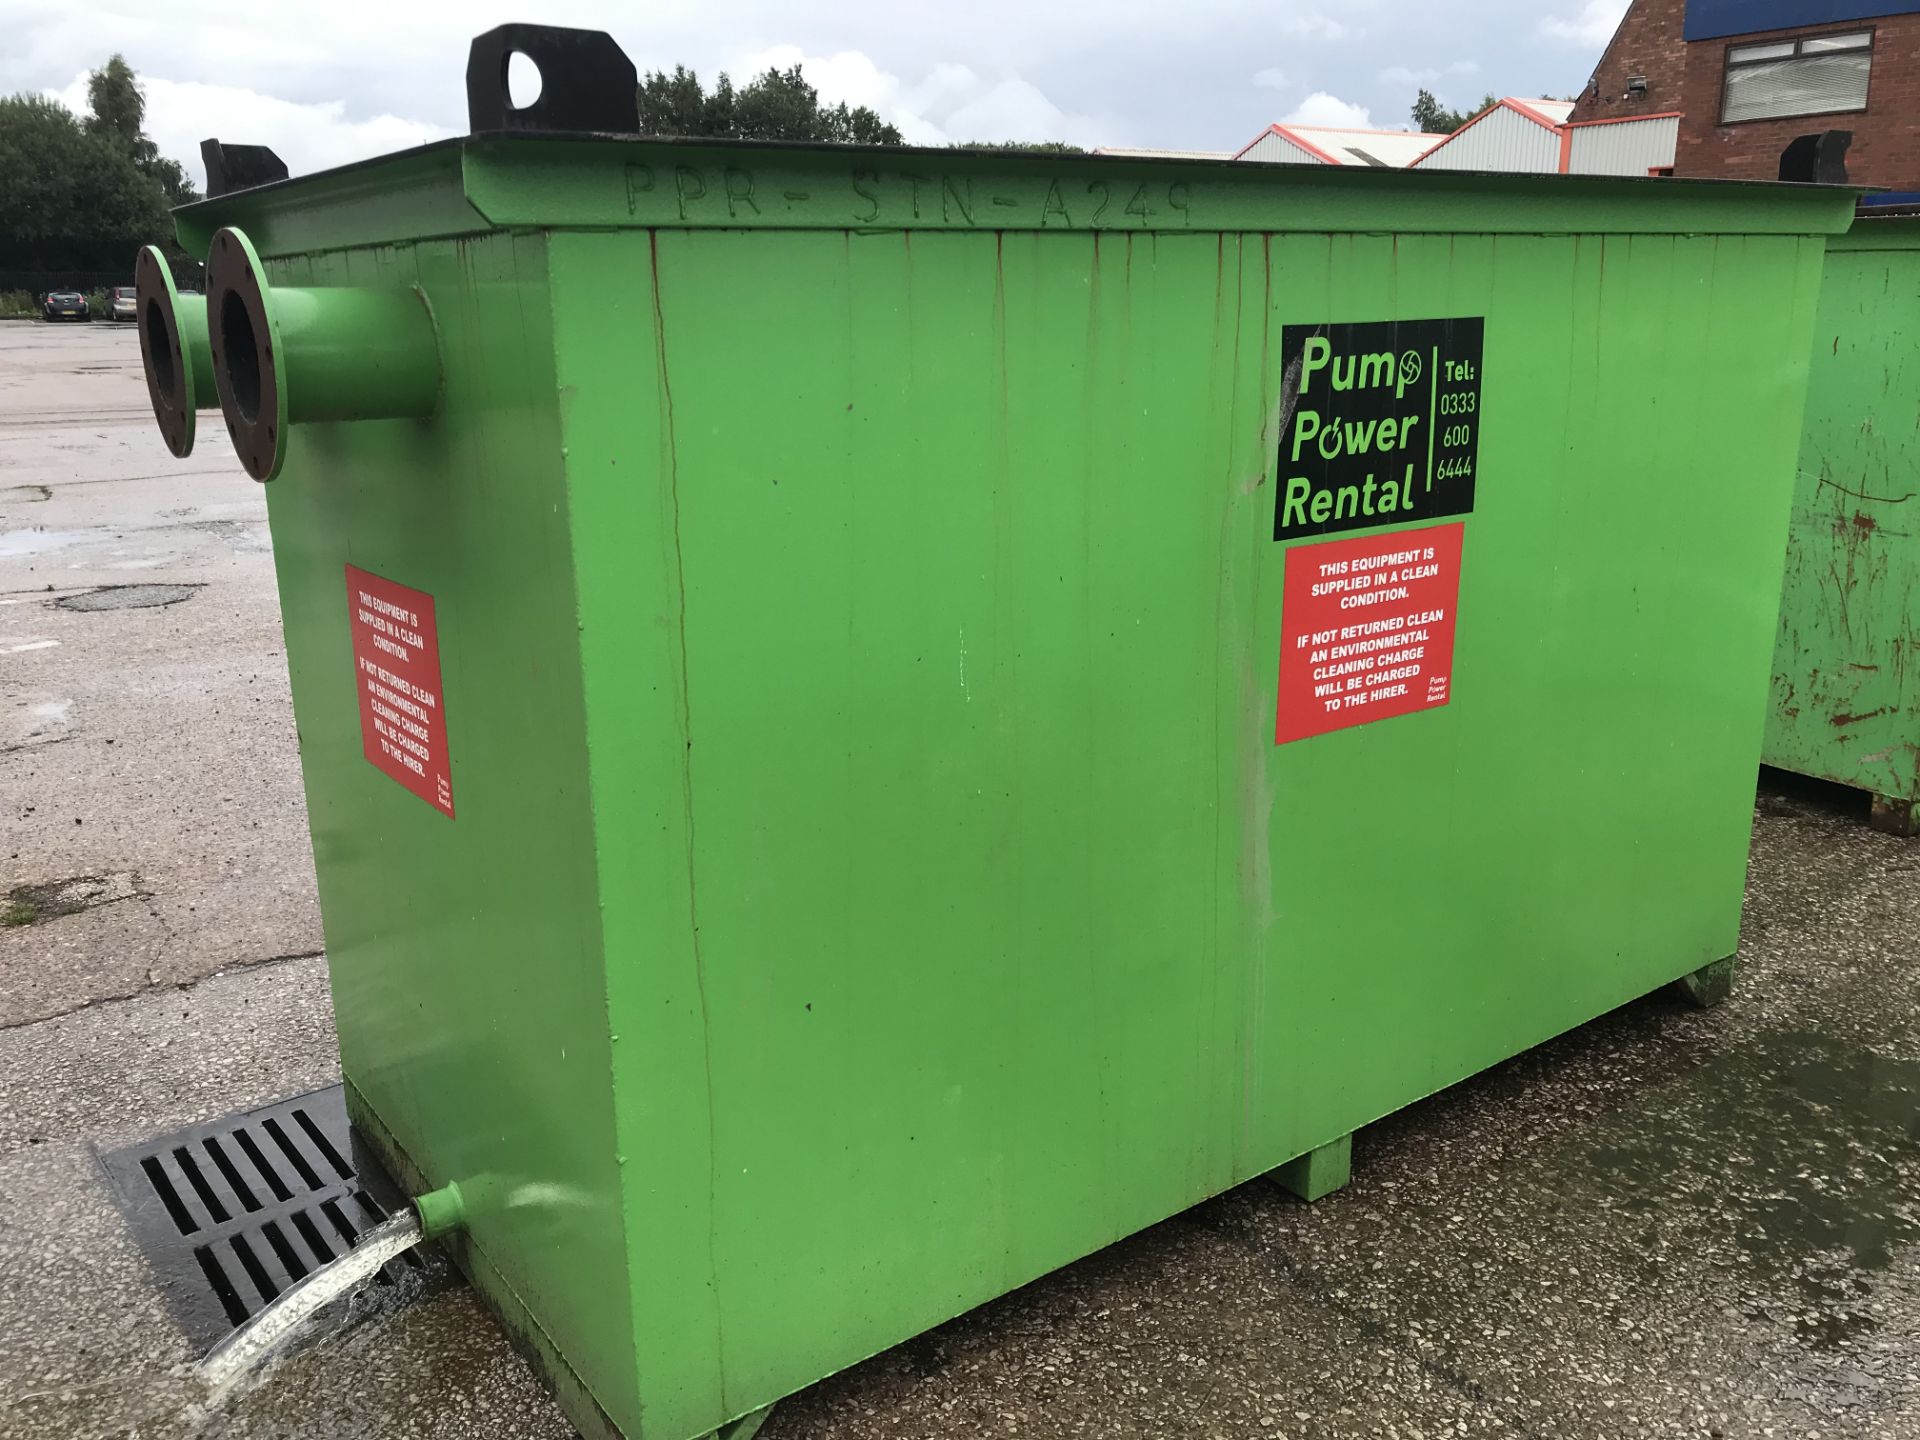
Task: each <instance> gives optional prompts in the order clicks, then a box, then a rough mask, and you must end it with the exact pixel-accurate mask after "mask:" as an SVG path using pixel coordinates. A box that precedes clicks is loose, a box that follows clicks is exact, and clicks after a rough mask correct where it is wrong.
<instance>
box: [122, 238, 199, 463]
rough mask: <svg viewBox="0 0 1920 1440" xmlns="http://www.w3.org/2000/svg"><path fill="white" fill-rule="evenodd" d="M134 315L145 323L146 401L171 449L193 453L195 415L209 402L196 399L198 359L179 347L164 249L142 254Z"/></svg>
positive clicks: (175, 301) (175, 298)
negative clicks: (195, 376)
mask: <svg viewBox="0 0 1920 1440" xmlns="http://www.w3.org/2000/svg"><path fill="white" fill-rule="evenodd" d="M133 283H134V302H133V305H134V313H135V314H136V315H138V316H139V317H140V359H141V362H142V364H143V365H144V366H145V369H146V372H147V399H148V400H149V401H151V402H152V404H153V419H154V423H155V424H157V425H158V426H159V427H160V438H161V439H163V440H165V441H166V442H167V449H168V450H169V451H171V452H172V453H173V454H174V455H175V456H176V457H178V458H182V459H184V458H185V457H186V456H188V455H190V454H192V453H193V430H194V411H196V410H197V409H199V408H200V402H201V401H203V400H205V399H207V398H209V397H206V396H202V395H196V394H195V393H194V381H193V357H192V356H191V355H189V354H188V353H187V351H186V349H185V347H184V346H182V344H181V343H180V291H179V289H178V288H177V287H176V286H175V285H174V283H173V271H172V270H171V269H169V268H168V266H167V262H166V258H165V257H164V256H162V255H161V253H160V250H159V247H158V246H154V245H147V246H143V247H142V248H141V251H140V254H139V256H138V257H137V258H136V259H135V260H134V262H133Z"/></svg>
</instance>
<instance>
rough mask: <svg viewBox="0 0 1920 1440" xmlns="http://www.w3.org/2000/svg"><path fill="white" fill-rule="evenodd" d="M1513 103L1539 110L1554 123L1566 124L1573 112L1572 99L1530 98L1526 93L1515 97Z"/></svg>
mask: <svg viewBox="0 0 1920 1440" xmlns="http://www.w3.org/2000/svg"><path fill="white" fill-rule="evenodd" d="M1513 103H1514V104H1516V105H1524V106H1526V107H1527V109H1529V110H1535V111H1538V112H1539V113H1540V115H1541V116H1542V117H1543V118H1544V119H1546V120H1547V121H1548V122H1549V123H1550V124H1554V125H1564V124H1566V123H1567V117H1568V116H1569V115H1571V114H1573V101H1571V100H1529V99H1527V98H1526V97H1525V96H1524V95H1518V96H1515V97H1514V101H1513Z"/></svg>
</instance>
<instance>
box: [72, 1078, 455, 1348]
mask: <svg viewBox="0 0 1920 1440" xmlns="http://www.w3.org/2000/svg"><path fill="white" fill-rule="evenodd" d="M353 1155H354V1151H353V1147H352V1144H351V1142H350V1140H349V1138H348V1126H347V1109H346V1101H345V1098H344V1096H343V1093H342V1091H341V1087H340V1086H338V1085H334V1086H331V1087H329V1088H328V1089H325V1090H316V1091H314V1092H312V1093H311V1094H308V1095H296V1096H294V1097H293V1098H292V1099H291V1100H282V1101H280V1102H279V1103H277V1104H274V1105H267V1106H264V1107H262V1108H261V1109H258V1110H251V1111H248V1112H247V1113H246V1114H244V1115H233V1116H229V1117H228V1118H226V1119H224V1120H217V1121H214V1122H213V1123H211V1124H207V1125H196V1126H194V1127H193V1128H192V1129H189V1130H181V1131H179V1132H177V1133H175V1134H172V1135H162V1136H158V1137H156V1138H155V1139H152V1140H146V1141H142V1142H141V1143H140V1144H137V1145H129V1146H127V1147H126V1148H125V1149H121V1150H114V1151H110V1152H108V1153H106V1154H104V1155H102V1156H101V1157H100V1159H101V1162H102V1163H103V1164H104V1165H105V1166H106V1169H107V1174H108V1175H109V1176H110V1177H111V1178H112V1180H113V1185H114V1189H115V1190H116V1191H117V1192H118V1194H117V1198H118V1200H119V1202H120V1209H121V1213H122V1214H124V1215H125V1216H126V1218H127V1223H128V1225H129V1226H130V1227H131V1228H132V1230H133V1237H134V1241H135V1243H136V1244H137V1245H138V1246H139V1248H140V1250H141V1252H142V1253H143V1254H144V1255H145V1256H146V1257H147V1261H148V1263H149V1264H150V1265H151V1266H152V1267H153V1271H154V1276H155V1278H156V1279H157V1280H158V1281H159V1283H160V1289H161V1292H162V1294H163V1295H164V1296H165V1297H166V1300H167V1305H168V1308H169V1309H171V1310H172V1311H173V1314H174V1318H175V1319H176V1320H178V1321H179V1323H180V1327H181V1328H182V1329H183V1330H184V1331H185V1332H186V1334H187V1337H188V1338H189V1339H190V1340H191V1341H193V1343H194V1344H195V1345H197V1346H199V1347H201V1348H205V1347H206V1346H208V1345H211V1344H212V1343H213V1342H214V1341H216V1340H218V1339H220V1338H221V1337H222V1336H224V1335H226V1334H227V1333H228V1332H229V1331H230V1330H232V1329H233V1328H234V1327H235V1326H237V1325H240V1324H241V1323H243V1322H244V1321H245V1320H247V1319H248V1318H249V1317H250V1316H252V1315H253V1314H254V1313H255V1312H256V1311H258V1310H260V1309H261V1308H262V1307H264V1306H265V1305H266V1304H267V1302H269V1301H270V1300H272V1299H273V1298H274V1297H275V1296H276V1295H278V1294H279V1293H280V1292H281V1291H282V1290H284V1289H286V1288H287V1287H288V1286H289V1285H291V1284H293V1283H294V1282H295V1281H296V1280H299V1279H300V1278H301V1277H302V1276H304V1275H306V1274H308V1273H309V1272H310V1271H313V1270H316V1269H318V1268H319V1267H320V1266H322V1265H324V1264H326V1263H327V1262H328V1261H329V1260H333V1259H336V1258H337V1257H339V1256H340V1255H343V1254H345V1253H346V1251H347V1250H349V1249H350V1248H352V1246H353V1245H354V1244H355V1243H357V1242H358V1240H359V1238H360V1236H361V1235H363V1234H365V1233H366V1231H368V1230H370V1229H371V1228H373V1227H374V1226H375V1225H378V1224H379V1223H380V1222H381V1221H382V1220H384V1219H386V1218H387V1207H386V1206H385V1205H383V1204H381V1203H380V1201H379V1200H377V1199H376V1198H375V1197H374V1196H373V1195H371V1194H369V1193H368V1192H367V1189H366V1188H365V1187H364V1186H363V1185H362V1184H361V1177H360V1174H359V1172H358V1171H357V1169H356V1167H355V1165H354V1160H353ZM368 1179H369V1181H374V1180H375V1177H372V1176H369V1177H368ZM376 1188H377V1189H382V1190H383V1191H384V1193H387V1194H391V1193H392V1187H391V1186H390V1185H387V1184H385V1182H384V1177H379V1179H378V1182H377V1183H376ZM402 1272H414V1273H415V1274H416V1275H417V1277H418V1278H419V1279H420V1280H422V1281H424V1282H428V1283H433V1284H444V1283H445V1282H446V1281H447V1279H448V1278H449V1276H450V1273H451V1267H450V1266H449V1265H448V1264H447V1262H446V1261H445V1260H444V1259H443V1258H441V1257H440V1256H439V1255H438V1253H437V1252H430V1253H427V1254H424V1255H423V1254H422V1253H421V1251H419V1250H410V1251H408V1252H407V1253H406V1254H404V1255H402V1256H401V1257H400V1258H399V1259H397V1260H394V1261H393V1262H391V1263H390V1264H389V1265H388V1266H387V1267H386V1269H385V1270H383V1271H382V1272H381V1273H380V1276H379V1278H378V1282H377V1283H379V1284H382V1285H391V1284H393V1283H394V1282H395V1280H396V1279H398V1278H399V1277H400V1275H401V1273H402Z"/></svg>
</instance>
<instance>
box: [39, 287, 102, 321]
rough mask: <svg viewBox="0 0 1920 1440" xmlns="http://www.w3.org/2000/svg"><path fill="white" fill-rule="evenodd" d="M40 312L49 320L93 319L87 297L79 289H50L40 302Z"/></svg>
mask: <svg viewBox="0 0 1920 1440" xmlns="http://www.w3.org/2000/svg"><path fill="white" fill-rule="evenodd" d="M40 313H41V314H43V315H45V316H46V317H47V319H49V320H91V319H92V318H93V316H92V315H91V314H90V313H89V312H88V310H87V297H86V296H84V295H82V294H81V293H80V292H79V291H78V290H49V291H48V292H47V298H46V299H45V300H43V301H42V302H41V303H40Z"/></svg>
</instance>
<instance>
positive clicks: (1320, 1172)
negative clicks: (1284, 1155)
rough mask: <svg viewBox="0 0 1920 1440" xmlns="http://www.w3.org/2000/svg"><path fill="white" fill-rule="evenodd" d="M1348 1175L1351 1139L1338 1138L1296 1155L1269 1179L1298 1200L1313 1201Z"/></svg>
mask: <svg viewBox="0 0 1920 1440" xmlns="http://www.w3.org/2000/svg"><path fill="white" fill-rule="evenodd" d="M1352 1173H1353V1136H1352V1135H1342V1136H1341V1137H1340V1138H1339V1139H1338V1140H1329V1141H1328V1142H1327V1143H1326V1144H1324V1145H1322V1146H1321V1147H1320V1148H1319V1149H1317V1150H1309V1151H1308V1152H1307V1153H1306V1154H1304V1155H1296V1156H1295V1157H1294V1158H1293V1159H1291V1160H1289V1161H1287V1163H1286V1164H1284V1165H1282V1166H1280V1167H1279V1168H1278V1169H1277V1170H1275V1171H1273V1178H1274V1179H1275V1180H1277V1181H1278V1182H1279V1183H1280V1187H1281V1188H1282V1189H1284V1190H1291V1191H1292V1192H1293V1193H1294V1194H1296V1195H1298V1196H1299V1197H1300V1198H1301V1199H1302V1200H1306V1201H1314V1200H1318V1199H1319V1198H1320V1197H1321V1196H1323V1195H1331V1194H1332V1193H1333V1192H1334V1191H1336V1190H1338V1189H1340V1188H1341V1187H1342V1186H1343V1185H1345V1184H1346V1183H1347V1178H1348V1176H1349V1175H1351V1174H1352Z"/></svg>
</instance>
